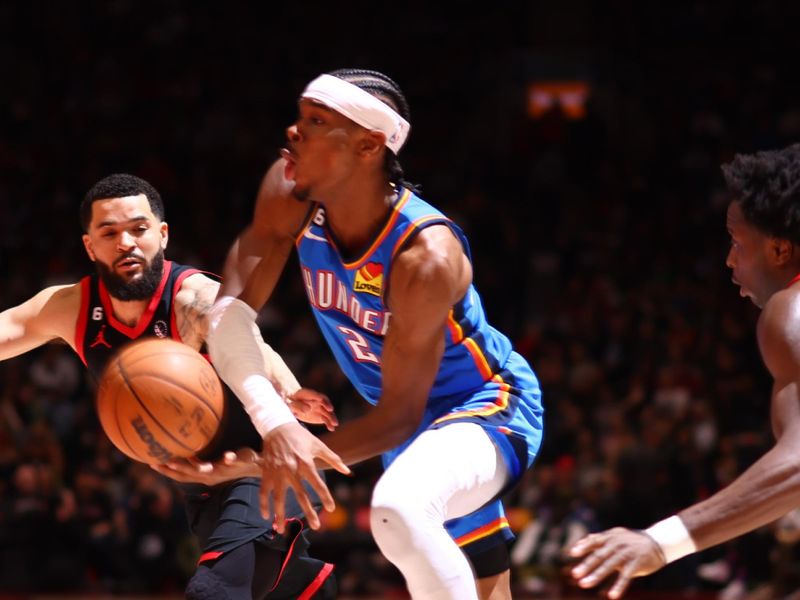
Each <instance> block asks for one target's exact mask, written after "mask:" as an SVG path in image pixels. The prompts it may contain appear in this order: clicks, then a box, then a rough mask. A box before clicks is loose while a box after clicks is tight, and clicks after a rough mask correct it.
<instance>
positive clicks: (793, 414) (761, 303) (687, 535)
mask: <svg viewBox="0 0 800 600" xmlns="http://www.w3.org/2000/svg"><path fill="white" fill-rule="evenodd" d="M722 169H723V172H724V174H725V179H726V183H727V185H728V189H729V191H730V192H731V195H732V198H733V200H732V202H731V203H730V205H729V206H728V214H727V225H728V233H729V234H730V238H731V247H730V250H729V251H728V256H727V259H726V261H725V262H726V264H727V266H728V267H729V268H730V269H731V270H732V279H733V283H734V284H735V285H737V286H739V293H740V294H741V295H742V296H743V297H745V298H750V300H752V302H753V303H754V304H755V305H756V306H758V307H759V308H761V309H762V311H761V314H760V315H759V319H758V324H757V336H758V345H759V349H760V350H761V356H762V357H763V359H764V363H765V364H766V366H767V369H769V372H770V373H771V374H772V377H773V380H774V385H773V388H772V399H771V407H770V418H771V422H772V429H773V432H774V435H775V438H776V442H775V445H774V446H773V448H772V449H771V450H770V451H769V452H767V453H766V454H765V455H764V456H762V457H761V458H760V459H759V460H757V461H756V462H755V463H754V464H753V465H752V466H751V467H750V468H749V469H747V470H746V471H745V472H744V473H742V475H740V476H739V478H738V479H736V480H735V481H733V483H731V484H730V485H728V486H727V487H726V488H725V489H723V490H721V491H719V492H717V493H716V494H714V495H713V496H711V497H710V498H708V499H707V500H704V501H703V502H700V503H698V504H695V505H694V506H690V507H689V508H687V509H685V510H682V511H681V512H679V513H678V514H677V515H673V516H671V517H669V518H667V519H664V520H663V521H660V522H658V523H656V524H655V525H653V526H651V527H649V528H648V529H645V530H644V531H632V530H630V529H624V528H621V527H617V528H615V529H611V530H609V531H604V532H602V533H595V534H591V535H589V536H587V537H585V538H584V539H582V540H579V541H578V542H577V543H576V544H575V545H574V546H573V547H572V548H571V550H570V554H571V556H573V557H576V558H581V557H582V561H581V562H580V563H579V564H578V565H576V566H575V567H573V569H572V575H573V577H574V578H575V580H576V581H577V582H578V585H580V586H581V587H592V586H595V585H597V584H598V583H600V582H601V581H603V580H604V579H605V578H606V577H608V576H609V575H612V574H614V573H618V575H617V577H616V579H615V581H614V583H613V585H612V586H611V588H610V589H609V591H608V597H609V598H619V597H621V596H622V595H623V593H624V592H625V590H626V589H627V587H628V585H629V584H630V581H631V579H632V578H633V577H641V576H643V575H648V574H650V573H653V572H654V571H657V570H658V569H660V568H661V567H663V566H664V565H666V564H667V563H670V562H672V561H675V560H678V559H679V558H682V557H683V556H686V555H687V554H691V553H693V552H697V551H700V550H705V549H706V548H709V547H711V546H714V545H716V544H721V543H722V542H726V541H728V540H730V539H732V538H734V537H737V536H740V535H742V534H744V533H747V532H749V531H752V530H754V529H756V528H758V527H762V526H764V525H767V524H768V523H770V522H772V521H775V520H776V519H778V518H779V517H781V516H783V515H785V514H786V513H788V512H789V511H791V510H793V509H795V508H797V507H798V506H800V284H798V282H800V144H795V145H794V146H790V147H788V148H785V149H783V150H780V151H773V152H759V153H757V154H753V155H738V156H736V157H735V159H734V160H733V162H732V163H730V164H727V165H724V166H723V167H722Z"/></svg>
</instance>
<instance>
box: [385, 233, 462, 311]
mask: <svg viewBox="0 0 800 600" xmlns="http://www.w3.org/2000/svg"><path fill="white" fill-rule="evenodd" d="M465 262H466V261H465V256H464V251H463V248H462V246H461V242H460V241H459V240H458V239H457V238H456V237H455V235H454V234H453V232H452V230H450V228H448V227H446V226H431V227H426V228H425V229H423V230H422V231H420V233H419V234H418V235H417V236H416V237H415V238H414V240H413V241H412V242H411V243H410V244H409V245H408V247H407V248H406V249H405V250H403V251H402V252H401V253H400V254H398V255H397V256H396V257H395V258H394V261H393V263H392V271H391V273H392V274H391V284H390V294H391V295H392V297H396V296H401V297H402V296H406V295H408V296H411V297H414V298H416V299H418V300H419V301H428V300H429V299H431V298H432V297H433V298H436V297H442V299H446V300H447V302H448V303H450V304H452V303H453V302H455V300H457V299H458V298H459V297H460V296H461V295H463V293H464V291H466V287H467V286H468V285H469V283H470V281H471V273H466V272H465Z"/></svg>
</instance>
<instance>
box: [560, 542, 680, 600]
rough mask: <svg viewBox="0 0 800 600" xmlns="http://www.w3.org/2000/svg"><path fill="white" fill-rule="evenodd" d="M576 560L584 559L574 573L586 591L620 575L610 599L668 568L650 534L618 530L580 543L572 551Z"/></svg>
mask: <svg viewBox="0 0 800 600" xmlns="http://www.w3.org/2000/svg"><path fill="white" fill-rule="evenodd" d="M568 553H569V556H571V557H573V558H581V557H584V558H583V560H582V561H581V562H580V563H579V564H578V565H576V566H574V567H573V568H572V569H571V574H572V577H573V579H575V580H576V581H577V583H578V585H579V586H580V587H582V588H590V587H594V586H596V585H597V584H598V583H600V582H601V581H602V580H603V579H605V578H606V577H608V576H609V575H610V574H611V573H614V572H615V571H617V572H619V575H618V576H617V579H616V581H615V582H614V585H612V586H611V589H610V590H609V591H608V598H612V599H615V598H620V597H622V594H624V593H625V590H626V589H627V588H628V585H629V584H630V582H631V579H633V578H634V577H642V576H644V575H649V574H650V573H653V572H654V571H658V569H660V568H661V567H663V566H664V565H665V564H666V561H665V560H664V554H663V552H662V551H661V548H660V547H659V546H658V544H657V543H656V542H655V541H654V540H653V539H652V538H651V537H650V536H648V535H647V534H645V533H641V532H639V531H632V530H630V529H625V528H623V527H615V528H614V529H609V530H608V531H603V532H601V533H593V534H590V535H587V536H586V537H584V538H583V539H581V540H578V541H577V542H576V543H575V544H574V545H573V546H572V547H571V548H570V549H569V550H568Z"/></svg>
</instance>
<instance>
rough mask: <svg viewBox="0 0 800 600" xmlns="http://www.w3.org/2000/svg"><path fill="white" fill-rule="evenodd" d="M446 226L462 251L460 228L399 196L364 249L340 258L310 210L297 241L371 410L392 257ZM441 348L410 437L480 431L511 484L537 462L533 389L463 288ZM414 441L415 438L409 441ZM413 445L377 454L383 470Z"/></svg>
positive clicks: (310, 288)
mask: <svg viewBox="0 0 800 600" xmlns="http://www.w3.org/2000/svg"><path fill="white" fill-rule="evenodd" d="M432 225H446V226H447V227H449V228H450V229H451V230H452V231H453V233H454V234H455V235H456V236H457V237H458V239H460V240H461V243H462V244H463V247H464V252H465V254H466V255H467V256H468V257H469V246H468V244H467V240H466V237H465V236H464V234H463V232H462V231H461V229H460V228H459V227H458V226H457V225H455V224H454V223H453V222H452V221H450V220H449V219H448V218H447V217H446V216H444V215H443V214H442V213H441V212H439V211H438V210H437V209H435V208H434V207H433V206H431V205H430V204H428V203H427V202H425V201H424V200H422V199H421V198H419V197H418V196H416V195H415V194H413V193H412V192H411V191H409V190H407V189H406V190H403V192H402V195H401V196H400V197H399V199H398V200H397V201H396V202H395V205H394V207H393V208H392V210H391V212H390V214H389V215H388V217H387V220H386V222H385V224H384V226H383V228H382V230H381V231H380V233H379V234H378V235H377V237H376V238H375V240H374V241H373V242H372V244H371V245H370V247H369V248H368V249H367V251H366V252H365V253H364V254H363V255H362V256H360V257H357V258H356V259H355V260H352V261H351V260H346V259H345V258H344V257H343V256H342V254H341V253H340V251H339V249H338V248H337V244H336V240H335V237H334V236H333V235H332V233H331V231H330V230H329V228H328V227H327V225H326V219H325V210H324V208H323V207H322V206H320V205H314V206H313V207H312V209H311V211H310V212H309V218H308V221H307V223H306V224H305V225H304V227H303V228H302V229H301V231H300V233H299V234H298V236H297V239H296V245H297V249H298V254H299V258H300V267H301V270H302V276H303V282H304V284H305V289H306V294H307V295H308V299H309V301H310V303H311V306H312V310H313V313H314V316H315V317H316V319H317V322H318V323H319V326H320V328H321V330H322V333H323V335H324V336H325V339H326V340H327V342H328V345H329V346H330V347H331V350H332V351H333V353H334V355H335V356H336V359H337V361H338V363H339V365H340V367H341V368H342V370H343V371H344V372H345V374H346V375H347V377H348V378H349V379H350V381H351V382H352V383H353V385H354V386H355V387H356V388H357V389H358V391H359V392H360V393H361V395H362V396H363V397H364V398H365V399H366V400H367V401H369V402H370V403H372V404H376V403H377V402H378V401H379V399H380V394H381V354H382V351H383V343H384V336H385V335H386V332H387V330H388V328H389V323H390V321H391V314H390V312H389V310H388V308H387V306H386V304H385V300H386V298H387V288H388V284H389V281H390V278H391V269H392V262H393V260H394V258H395V257H396V256H397V255H398V253H399V252H401V251H402V250H403V249H404V248H406V247H407V246H408V245H409V244H410V243H411V242H412V240H413V239H414V238H415V236H416V235H417V234H418V233H419V232H420V231H421V230H422V229H424V228H425V227H430V226H432ZM444 335H445V350H444V355H443V357H442V360H441V364H440V367H439V371H438V373H437V375H436V378H435V381H434V384H433V387H432V388H431V391H430V394H429V399H428V402H427V405H426V408H425V414H424V417H423V422H422V424H421V426H420V428H419V430H418V432H417V433H420V432H421V431H423V430H425V429H428V428H430V427H439V426H442V425H446V424H448V423H452V422H463V421H471V422H476V423H478V424H480V425H481V426H483V427H484V429H486V430H487V432H488V433H489V434H490V436H491V437H492V438H493V439H494V440H495V442H496V443H497V444H498V446H499V447H500V449H501V451H503V454H504V456H505V457H506V459H507V462H508V463H509V471H510V474H511V476H512V480H516V478H518V477H519V476H520V474H521V473H522V471H524V470H525V469H526V468H527V467H528V466H529V465H530V464H531V463H532V462H533V460H534V458H535V456H536V453H537V452H538V449H539V445H540V443H541V436H542V414H543V408H542V403H541V394H540V391H539V384H538V381H537V380H536V377H535V375H534V374H533V371H532V370H531V368H530V366H528V364H527V363H526V362H525V360H524V359H523V358H522V357H521V356H520V355H519V354H517V353H516V352H514V351H512V348H511V342H510V341H509V339H508V338H507V337H506V336H505V335H503V334H502V333H500V332H499V331H497V330H496V329H494V328H493V327H492V326H491V325H489V324H488V323H487V321H486V316H485V314H484V311H483V306H482V304H481V299H480V297H479V296H478V293H477V292H476V291H475V288H474V287H473V286H472V285H470V287H469V289H468V290H467V293H466V294H465V296H464V297H463V299H462V300H461V301H459V302H458V303H457V304H456V305H455V306H453V307H452V309H451V311H450V314H449V316H448V319H447V328H446V331H445V332H444ZM414 437H415V436H414ZM411 441H413V437H412V439H411V440H408V441H407V442H406V443H405V444H403V445H402V446H400V447H399V448H396V449H394V450H393V451H391V452H389V453H387V455H385V456H384V463H387V464H388V463H389V462H391V460H392V458H393V457H394V456H396V455H397V454H398V453H399V452H401V451H402V450H403V449H404V448H405V447H406V446H407V445H408V443H410V442H411Z"/></svg>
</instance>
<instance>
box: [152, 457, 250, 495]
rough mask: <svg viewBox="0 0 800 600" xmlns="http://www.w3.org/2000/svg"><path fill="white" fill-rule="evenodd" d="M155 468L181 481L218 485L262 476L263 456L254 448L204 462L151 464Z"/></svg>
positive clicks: (192, 460) (194, 460)
mask: <svg viewBox="0 0 800 600" xmlns="http://www.w3.org/2000/svg"><path fill="white" fill-rule="evenodd" d="M150 466H151V467H152V468H153V470H155V471H158V472H159V473H161V474H162V475H165V476H166V477H169V478H170V479H174V480H175V481H179V482H181V483H201V484H203V485H208V486H212V485H218V484H220V483H225V482H226V481H232V480H234V479H241V478H242V477H261V457H260V456H259V454H258V453H257V452H256V451H255V450H253V449H252V448H240V449H239V450H237V451H236V452H233V451H229V452H226V453H225V454H224V455H223V456H222V459H221V460H218V461H216V462H202V461H199V460H196V459H192V458H190V459H178V460H171V461H169V462H167V463H165V464H163V465H150Z"/></svg>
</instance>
